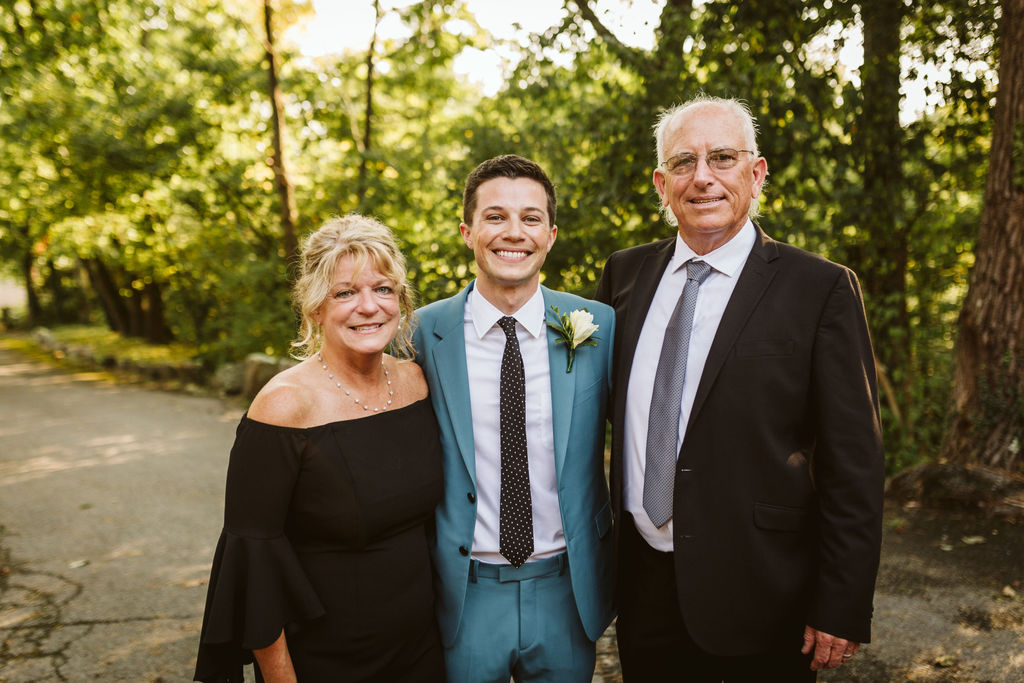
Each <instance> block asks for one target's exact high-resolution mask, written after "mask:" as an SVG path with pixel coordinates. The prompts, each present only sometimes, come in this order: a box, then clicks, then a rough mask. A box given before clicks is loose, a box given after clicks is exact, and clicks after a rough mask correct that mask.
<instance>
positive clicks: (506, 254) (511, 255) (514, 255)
mask: <svg viewBox="0 0 1024 683" xmlns="http://www.w3.org/2000/svg"><path fill="white" fill-rule="evenodd" d="M494 253H496V254H497V255H498V256H500V257H501V258H504V259H512V260H515V261H518V260H520V259H524V258H526V257H527V256H529V254H527V253H526V252H525V251H505V250H503V249H499V250H497V251H495V252H494Z"/></svg>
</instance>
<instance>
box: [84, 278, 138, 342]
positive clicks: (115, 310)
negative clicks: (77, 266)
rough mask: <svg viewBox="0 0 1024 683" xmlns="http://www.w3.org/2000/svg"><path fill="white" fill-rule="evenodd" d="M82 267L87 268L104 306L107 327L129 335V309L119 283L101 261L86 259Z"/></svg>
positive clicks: (90, 279)
mask: <svg viewBox="0 0 1024 683" xmlns="http://www.w3.org/2000/svg"><path fill="white" fill-rule="evenodd" d="M82 265H83V266H84V268H85V272H86V275H88V277H89V282H90V283H91V284H92V289H93V291H94V292H96V294H97V295H98V296H99V299H100V303H102V304H103V315H104V317H106V319H107V326H108V327H110V329H112V330H114V331H115V332H118V333H120V334H128V333H129V331H130V330H129V327H128V309H127V307H126V306H125V303H124V300H123V299H122V298H121V295H120V294H119V293H118V287H117V283H115V282H114V279H113V278H112V277H111V276H110V271H108V270H107V267H106V266H105V265H103V262H102V261H100V260H99V259H84V260H83V261H82Z"/></svg>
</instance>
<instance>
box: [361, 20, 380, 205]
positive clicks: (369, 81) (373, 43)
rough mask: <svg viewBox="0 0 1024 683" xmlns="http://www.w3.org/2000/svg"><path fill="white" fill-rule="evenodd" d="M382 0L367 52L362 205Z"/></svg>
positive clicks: (362, 157)
mask: <svg viewBox="0 0 1024 683" xmlns="http://www.w3.org/2000/svg"><path fill="white" fill-rule="evenodd" d="M380 18H381V16H380V0H374V2H373V35H372V36H370V49H369V50H367V51H366V111H365V115H364V118H363V144H362V149H361V150H360V151H361V152H362V154H361V156H360V159H359V181H358V184H357V185H356V196H357V197H358V200H359V202H360V203H362V201H363V198H364V197H365V196H366V185H367V182H366V174H367V170H368V169H367V165H368V164H369V161H370V160H369V158H368V156H367V155H369V153H370V149H371V148H372V137H371V133H372V132H373V58H374V53H375V52H376V51H377V29H378V28H379V27H380Z"/></svg>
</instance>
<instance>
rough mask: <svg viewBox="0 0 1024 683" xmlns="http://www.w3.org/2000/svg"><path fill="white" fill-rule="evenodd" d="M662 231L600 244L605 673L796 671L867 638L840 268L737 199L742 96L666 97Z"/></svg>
mask: <svg viewBox="0 0 1024 683" xmlns="http://www.w3.org/2000/svg"><path fill="white" fill-rule="evenodd" d="M655 138H656V143H657V154H658V167H657V168H656V170H655V171H654V185H655V187H656V188H657V190H658V194H659V195H660V197H661V203H662V207H663V212H664V214H665V216H666V219H667V220H668V222H669V223H670V224H672V225H678V233H677V234H676V235H675V236H674V237H671V238H668V239H665V240H662V241H660V242H655V243H651V244H645V245H642V246H637V247H633V248H631V249H626V250H624V251H620V252H617V253H615V254H613V255H612V256H611V257H610V258H609V259H608V263H607V265H606V266H605V269H604V273H603V275H602V278H601V282H600V284H599V286H598V292H597V298H598V300H600V301H603V302H606V303H608V304H611V305H612V306H613V307H614V308H615V310H616V315H617V319H618V321H619V325H618V326H617V328H616V335H615V370H614V377H615V381H614V398H613V413H612V426H613V437H612V501H613V507H614V510H615V512H616V519H617V520H618V522H619V523H618V524H617V527H616V532H615V533H616V538H617V541H616V542H617V548H618V562H619V581H618V591H617V600H618V608H619V621H618V626H617V628H618V639H619V652H620V656H621V660H622V669H623V677H624V680H625V681H627V683H628V682H632V681H700V682H705V681H707V682H712V681H713V682H715V683H718V682H719V681H727V682H729V683H731V682H734V681H750V682H753V681H758V682H763V681H780V682H781V681H786V682H787V683H789V682H792V681H813V680H815V679H816V676H817V670H819V669H822V668H835V667H838V666H841V665H842V664H843V663H844V662H846V661H848V660H849V659H850V657H852V656H854V654H856V652H857V650H858V648H859V647H860V644H861V643H865V642H867V641H868V640H869V639H870V622H871V611H872V596H873V593H874V583H875V576H876V574H877V571H878V562H879V552H880V546H881V517H882V489H883V454H882V445H881V434H880V429H879V417H878V402H877V389H876V384H875V368H874V363H873V354H872V350H871V341H870V338H869V335H868V329H867V324H866V322H865V317H864V307H863V302H862V299H861V293H860V287H859V285H858V283H857V278H856V276H855V275H854V274H853V272H851V271H850V270H849V269H847V268H845V267H843V266H840V265H837V264H834V263H831V262H829V261H827V260H825V259H823V258H821V257H818V256H815V255H812V254H810V253H807V252H804V251H801V250H799V249H797V248H794V247H791V246H788V245H786V244H782V243H780V242H776V241H774V240H772V239H771V238H769V237H768V236H767V235H765V233H764V232H763V231H762V230H761V229H760V227H758V226H757V225H755V224H754V223H753V222H752V221H751V220H750V215H752V214H753V213H754V209H756V200H757V198H758V196H759V195H760V192H761V187H762V185H763V183H764V180H765V177H766V176H767V173H768V170H767V163H766V161H765V159H764V158H762V157H761V156H760V155H759V153H758V151H757V141H756V129H755V125H754V120H753V117H752V116H751V115H750V112H749V110H748V109H747V108H746V106H745V105H744V104H742V103H741V102H738V101H736V100H725V99H718V98H709V97H700V98H698V99H696V100H693V101H690V102H688V103H686V104H683V105H680V106H677V107H674V108H672V109H670V110H668V111H666V112H665V113H664V114H663V115H662V117H661V119H660V120H659V123H658V126H657V128H656V133H655Z"/></svg>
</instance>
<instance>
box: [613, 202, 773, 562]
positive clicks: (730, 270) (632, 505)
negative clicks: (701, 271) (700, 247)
mask: <svg viewBox="0 0 1024 683" xmlns="http://www.w3.org/2000/svg"><path fill="white" fill-rule="evenodd" d="M756 237H757V233H756V232H755V231H754V225H753V223H751V222H750V221H749V220H748V221H747V224H746V225H744V226H743V227H742V228H741V229H740V231H739V232H738V233H736V234H735V235H734V236H733V238H732V239H731V240H729V241H728V242H726V243H725V244H723V245H722V246H720V247H719V248H718V249H715V250H714V251H712V252H710V253H707V254H704V255H703V256H697V254H695V253H694V252H693V250H692V249H690V247H689V246H687V244H686V242H684V241H683V239H682V237H680V235H679V233H676V249H675V253H674V254H673V256H672V260H671V261H669V264H668V266H667V267H666V268H665V272H664V274H663V275H662V276H661V282H659V283H658V289H657V290H656V291H655V293H654V298H653V299H652V300H651V308H650V310H648V311H647V318H646V319H645V320H644V326H643V329H642V330H641V331H640V338H639V340H638V341H637V344H636V351H635V352H634V354H633V368H632V370H631V371H630V374H629V385H628V388H627V392H626V424H625V430H624V432H623V434H624V446H623V451H624V452H623V457H624V459H625V472H624V474H623V480H624V486H625V489H624V490H625V508H626V511H627V512H629V513H631V514H632V515H633V519H634V521H635V522H636V527H637V530H638V531H639V532H640V535H641V536H643V537H644V539H646V541H647V543H648V544H649V545H650V546H651V547H652V548H654V549H656V550H661V551H663V552H669V551H671V550H672V548H673V545H672V524H673V523H672V520H669V521H668V523H667V524H665V526H663V527H661V528H660V529H659V528H657V527H655V526H654V524H653V523H652V522H651V520H650V519H649V518H648V516H647V512H646V511H644V471H645V470H646V468H647V421H648V418H649V414H650V409H651V396H652V394H653V393H654V376H655V374H656V372H657V369H658V359H659V358H660V357H661V343H662V341H663V339H664V338H665V328H666V327H667V326H668V320H669V318H670V317H671V316H672V311H673V309H674V308H675V306H676V302H677V301H678V300H679V295H680V294H681V293H682V291H683V285H685V284H686V262H687V261H689V260H690V259H699V260H701V261H704V262H705V263H707V264H708V265H710V266H711V268H712V271H711V274H710V275H709V276H708V279H707V280H705V281H704V284H702V285H701V286H700V289H699V290H697V309H696V311H695V312H694V315H693V329H692V332H691V333H690V347H689V350H688V352H687V355H686V378H685V379H684V381H683V398H682V408H681V410H680V413H679V436H678V439H677V441H676V452H677V453H678V451H679V448H680V447H681V446H682V443H683V436H684V435H685V432H686V423H687V422H688V421H689V420H690V410H691V408H692V407H693V399H694V396H695V395H696V394H697V385H698V384H699V383H700V376H701V374H702V373H703V371H704V362H705V361H706V360H707V357H708V351H709V350H710V349H711V342H712V341H714V339H715V333H716V332H717V331H718V324H719V322H721V320H722V313H723V312H724V311H725V306H726V304H727V303H729V297H731V296H732V291H733V289H734V288H735V286H736V280H737V279H739V275H740V273H741V272H742V271H743V266H744V264H745V263H746V262H747V256H748V255H749V254H750V249H751V248H752V247H753V246H754V240H755V238H756Z"/></svg>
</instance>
